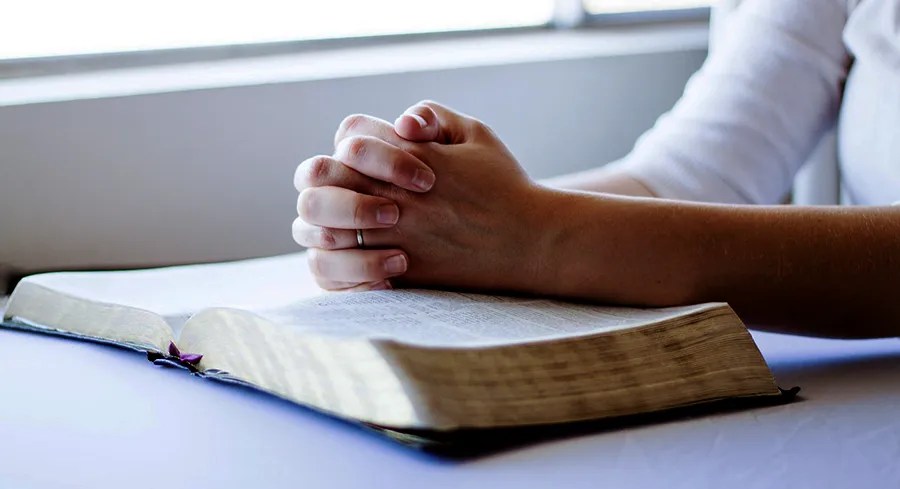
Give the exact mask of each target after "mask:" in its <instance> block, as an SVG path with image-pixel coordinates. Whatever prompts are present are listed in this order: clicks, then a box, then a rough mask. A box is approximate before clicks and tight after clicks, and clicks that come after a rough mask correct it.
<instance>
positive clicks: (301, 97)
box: [0, 48, 705, 270]
mask: <svg viewBox="0 0 900 489" xmlns="http://www.w3.org/2000/svg"><path fill="white" fill-rule="evenodd" d="M704 57H705V50H704V49H700V48H697V49H690V50H683V51H677V52H660V53H650V54H633V55H627V56H598V57H585V58H578V59H569V60H557V61H546V62H532V63H520V64H511V65H501V66H488V67H472V68H462V69H449V70H438V71H425V72H416V73H398V74H388V75H377V76H361V77H355V78H342V79H334V80H317V81H301V82H291V83H282V84H267V85H258V86H246V87H233V88H217V89H210V90H199V91H188V92H176V93H162V94H151V95H137V96H127V97H118V98H101V99H93V100H75V101H67V102H65V101H64V102H53V103H43V104H27V105H14V106H7V107H0V264H7V265H13V266H15V267H19V268H23V269H31V270H33V269H52V268H58V267H87V266H103V265H107V266H110V265H112V266H115V265H122V266H125V265H151V264H162V263H172V262H192V261H208V260H221V259H231V258H240V257H246V256H256V255H266V254H275V253H281V252H288V251H292V250H295V249H296V246H295V244H294V243H293V241H292V239H291V236H290V224H291V221H292V220H293V218H294V216H295V200H296V193H295V191H294V189H293V187H292V175H293V172H294V168H295V166H296V165H297V163H298V162H299V161H301V160H302V159H303V158H304V157H307V156H311V155H313V154H317V153H330V151H331V147H330V146H331V139H332V134H333V131H334V129H335V128H336V126H337V124H338V122H339V121H340V120H341V119H342V118H343V116H345V115H347V114H349V113H353V112H365V113H370V114H373V115H376V116H380V117H384V118H387V119H389V120H393V118H394V117H395V116H396V115H398V114H399V112H400V111H402V110H403V109H404V108H405V107H406V106H408V105H409V104H411V103H414V102H416V101H417V100H419V99H422V98H433V99H436V100H439V101H442V102H445V103H447V104H449V105H451V106H454V107H456V108H459V109H461V110H463V111H466V112H469V113H471V114H472V115H476V116H479V117H480V118H482V119H484V120H486V121H487V122H488V123H489V124H491V125H492V126H493V127H494V128H495V129H496V131H497V132H498V133H499V134H500V136H501V137H502V138H504V140H505V141H506V142H507V144H508V145H509V146H510V147H511V148H512V150H513V151H514V152H515V154H516V155H517V156H518V157H519V158H520V160H521V162H522V163H523V164H524V165H525V166H526V168H527V169H528V170H529V171H530V172H531V173H532V174H533V175H534V176H536V177H544V176H550V175H554V174H559V173H563V172H568V171H572V170H578V169H583V168H588V167H591V166H594V165H598V164H601V163H604V162H607V161H610V160H613V159H616V158H618V157H620V156H622V155H624V154H625V153H626V152H627V151H628V150H629V149H630V148H631V146H632V144H633V143H634V140H635V139H636V138H637V136H638V135H640V134H641V133H642V132H643V131H644V130H645V129H647V128H648V127H650V126H651V125H652V123H653V121H654V120H655V118H656V117H657V116H658V115H659V114H660V113H662V112H664V111H665V110H667V109H668V108H669V107H670V106H671V105H672V103H673V102H674V101H675V100H676V99H677V98H678V96H679V95H680V93H681V91H682V88H683V86H684V83H685V82H686V80H687V78H688V77H689V76H690V74H691V73H693V72H694V71H695V70H696V69H697V68H699V66H700V64H701V63H702V61H703V59H704Z"/></svg>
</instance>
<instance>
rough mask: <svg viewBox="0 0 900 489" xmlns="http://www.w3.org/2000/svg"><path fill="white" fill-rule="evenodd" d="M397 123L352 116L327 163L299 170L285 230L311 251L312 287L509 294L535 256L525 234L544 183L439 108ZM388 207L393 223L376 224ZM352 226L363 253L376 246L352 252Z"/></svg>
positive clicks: (476, 129) (476, 128) (420, 109)
mask: <svg viewBox="0 0 900 489" xmlns="http://www.w3.org/2000/svg"><path fill="white" fill-rule="evenodd" d="M422 122H424V124H423V123H422ZM395 127H396V132H395V131H394V128H393V127H391V126H390V124H387V123H385V122H384V121H378V120H377V119H373V118H368V117H361V116H357V117H354V118H352V119H351V120H349V121H345V122H344V123H343V124H342V125H341V129H340V130H339V131H338V134H337V137H336V140H337V141H338V144H337V148H338V149H337V150H336V152H335V155H334V157H317V158H314V159H312V160H307V162H304V163H303V164H302V165H301V166H300V168H299V169H298V172H297V176H296V183H297V187H298V189H299V190H300V191H301V196H300V199H299V201H298V212H299V214H300V218H299V219H298V220H297V221H296V222H295V228H294V235H295V239H297V241H298V242H299V243H300V244H303V245H305V246H312V247H314V248H318V249H313V250H311V253H310V265H311V267H312V269H313V273H314V275H315V276H316V277H317V280H318V281H319V284H320V285H321V286H323V287H324V288H329V289H340V288H368V289H372V288H385V287H388V286H389V283H388V282H386V279H388V278H391V277H398V276H400V275H402V277H401V278H396V279H394V282H395V283H399V284H402V285H420V286H445V287H446V286H450V287H466V288H490V289H496V288H500V289H506V290H513V289H520V288H521V287H522V286H523V284H525V283H528V282H529V281H530V280H531V279H532V278H533V275H534V273H533V271H534V269H535V268H536V266H537V265H538V263H539V261H540V260H537V259H535V256H536V253H535V249H536V246H535V245H536V244H537V242H538V241H540V240H539V239H537V237H538V234H539V233H535V232H534V231H535V230H536V229H537V228H538V227H539V223H540V221H541V220H540V218H539V216H538V214H539V212H540V211H541V208H542V203H543V201H544V200H545V199H544V198H545V192H544V191H543V189H542V187H540V186H538V185H536V184H535V183H534V182H532V181H531V180H530V179H529V178H528V177H527V175H526V174H525V172H524V170H522V168H521V167H520V166H519V164H518V163H517V162H516V160H515V158H514V157H513V156H512V154H510V152H509V150H508V149H507V148H506V147H505V146H504V145H503V143H502V142H500V140H499V139H498V138H497V137H496V135H495V134H494V133H493V131H491V130H490V129H489V128H488V127H487V126H486V125H485V124H483V123H481V122H480V121H477V120H475V119H472V118H470V117H467V116H465V115H462V114H459V113H457V112H454V111H452V110H450V109H448V108H446V107H443V106H441V105H439V104H435V103H433V102H426V103H422V104H417V105H416V106H414V107H413V108H411V109H410V110H408V111H407V113H406V114H405V115H403V116H401V117H400V118H399V119H398V120H397V122H396V123H395ZM398 133H399V135H402V136H404V138H409V139H418V140H423V139H425V140H427V139H431V140H432V141H433V142H411V141H408V140H405V139H404V138H401V137H399V135H398ZM351 150H352V151H351ZM404 153H405V154H404ZM423 167H424V168H426V169H427V168H429V167H430V168H431V169H433V171H434V175H435V178H434V182H435V183H434V185H433V188H432V189H431V190H430V191H428V192H427V193H422V192H420V191H418V190H420V189H419V188H416V186H415V185H411V183H412V182H413V181H414V178H411V176H414V175H415V170H423ZM375 168H378V170H377V171H376V170H375ZM361 170H362V171H361ZM372 175H377V176H376V177H375V178H372ZM403 175H406V178H405V179H404V178H402V176H403ZM383 180H387V181H391V182H394V184H388V183H386V182H385V181H383ZM401 186H402V187H403V188H401ZM391 204H394V205H396V206H397V210H398V211H399V212H398V213H397V214H396V215H397V216H398V219H397V220H396V224H393V223H392V224H388V223H379V222H378V210H379V206H389V205H391ZM385 212H387V211H383V213H385ZM392 216H393V214H392ZM353 229H366V230H365V231H364V237H365V242H366V246H367V248H369V247H373V248H376V249H363V250H360V249H353V248H355V247H356V233H355V231H353ZM394 264H396V265H400V266H398V267H397V268H391V266H390V265H394Z"/></svg>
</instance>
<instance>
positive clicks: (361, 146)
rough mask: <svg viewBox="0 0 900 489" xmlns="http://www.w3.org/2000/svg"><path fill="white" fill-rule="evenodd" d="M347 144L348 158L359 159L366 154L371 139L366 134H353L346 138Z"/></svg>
mask: <svg viewBox="0 0 900 489" xmlns="http://www.w3.org/2000/svg"><path fill="white" fill-rule="evenodd" d="M345 144H346V145H347V146H346V151H347V158H349V159H350V160H359V159H361V158H362V157H363V156H364V155H365V153H366V147H367V146H368V145H369V140H368V138H366V137H364V136H351V137H349V138H347V139H346V143H345Z"/></svg>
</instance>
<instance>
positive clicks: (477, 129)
mask: <svg viewBox="0 0 900 489" xmlns="http://www.w3.org/2000/svg"><path fill="white" fill-rule="evenodd" d="M471 129H472V132H473V133H474V134H475V135H477V136H482V137H495V136H496V134H495V133H494V130H493V129H492V128H491V126H489V125H487V124H485V123H484V122H483V121H480V120H477V119H473V120H472V122H471Z"/></svg>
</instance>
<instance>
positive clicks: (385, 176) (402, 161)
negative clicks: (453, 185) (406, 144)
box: [334, 136, 435, 192]
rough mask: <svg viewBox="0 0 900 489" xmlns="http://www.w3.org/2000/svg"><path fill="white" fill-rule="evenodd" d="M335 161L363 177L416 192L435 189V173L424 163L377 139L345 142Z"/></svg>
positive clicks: (342, 143)
mask: <svg viewBox="0 0 900 489" xmlns="http://www.w3.org/2000/svg"><path fill="white" fill-rule="evenodd" d="M334 157H335V159H337V160H339V161H341V162H342V163H344V164H345V165H347V166H349V167H350V168H353V169H354V170H356V171H358V172H359V173H362V174H363V175H366V176H368V177H371V178H374V179H376V180H381V181H384V182H389V183H393V184H394V185H396V186H398V187H400V188H404V189H406V190H411V191H413V192H427V191H428V190H430V189H431V187H432V186H433V185H434V180H435V177H434V172H432V171H431V168H429V167H428V166H427V165H426V164H425V163H422V160H420V159H418V158H416V157H415V156H413V155H411V154H409V153H407V152H406V151H403V150H402V149H400V148H398V147H396V146H394V145H392V144H389V143H386V142H384V141H382V140H381V139H378V138H376V137H373V136H351V137H348V138H344V139H343V140H342V141H341V142H340V143H338V146H337V148H336V149H335V153H334Z"/></svg>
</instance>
